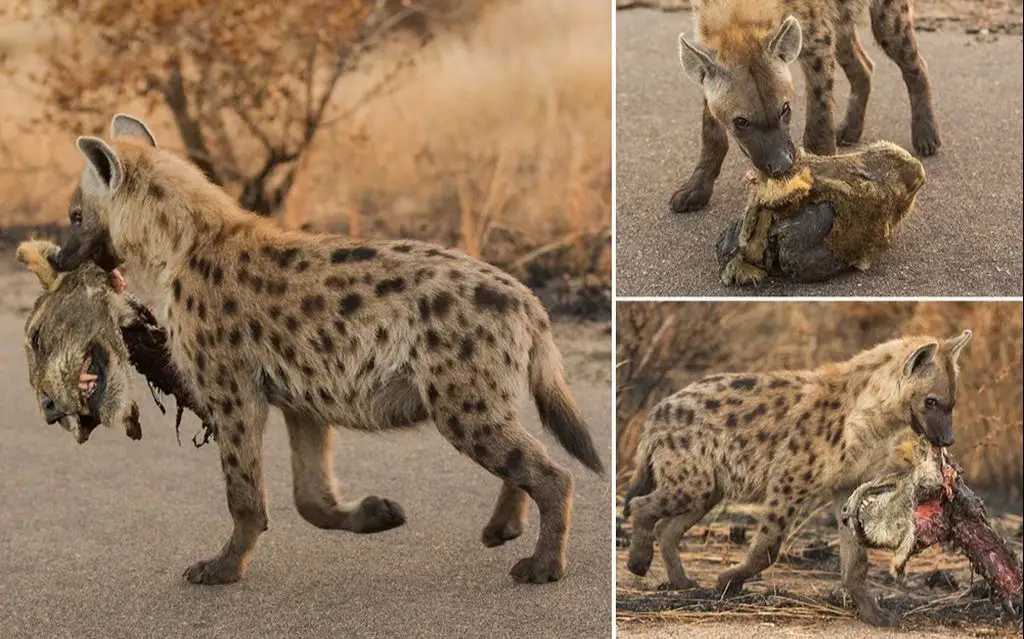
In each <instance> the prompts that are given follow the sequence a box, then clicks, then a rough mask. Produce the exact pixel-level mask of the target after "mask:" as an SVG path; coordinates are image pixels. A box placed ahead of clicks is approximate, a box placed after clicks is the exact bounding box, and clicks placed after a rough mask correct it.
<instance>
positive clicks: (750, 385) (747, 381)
mask: <svg viewBox="0 0 1024 639" xmlns="http://www.w3.org/2000/svg"><path fill="white" fill-rule="evenodd" d="M729 386H730V387H731V388H732V389H733V390H745V391H749V390H754V387H756V386H757V380H756V379H754V378H753V377H741V378H739V379H734V380H732V381H731V382H729Z"/></svg>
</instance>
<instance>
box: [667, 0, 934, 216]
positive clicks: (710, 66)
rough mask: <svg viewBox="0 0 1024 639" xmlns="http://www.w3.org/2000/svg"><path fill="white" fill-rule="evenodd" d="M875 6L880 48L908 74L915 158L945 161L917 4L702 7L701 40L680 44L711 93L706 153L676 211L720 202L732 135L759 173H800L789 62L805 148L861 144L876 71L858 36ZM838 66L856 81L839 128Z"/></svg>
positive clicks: (850, 1)
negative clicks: (797, 83)
mask: <svg viewBox="0 0 1024 639" xmlns="http://www.w3.org/2000/svg"><path fill="white" fill-rule="evenodd" d="M865 4H870V10H869V13H870V15H871V30H872V32H873V33H874V36H875V40H876V41H877V42H878V44H879V46H881V48H882V50H883V51H885V54H886V55H887V56H889V58H891V59H892V60H893V61H894V62H895V63H896V64H897V65H898V66H899V68H900V71H902V72H903V81H904V82H905V83H906V85H907V91H908V93H909V94H910V119H911V136H912V142H913V145H914V150H915V151H916V152H917V153H918V154H919V155H922V156H929V155H933V154H935V152H936V151H937V150H938V148H939V146H940V144H941V141H940V138H939V128H938V125H937V124H936V120H935V113H934V111H933V108H932V97H931V85H930V83H929V80H928V71H927V69H926V67H925V63H924V59H923V58H922V57H921V55H920V53H919V52H918V49H917V41H916V40H915V38H914V21H913V12H912V0H702V2H701V3H700V6H699V8H698V11H697V35H698V38H697V39H696V40H691V39H690V38H688V37H687V36H685V35H683V34H681V35H680V36H679V56H680V61H681V62H682V65H683V69H684V70H685V72H686V74H687V75H688V76H689V77H690V78H691V79H692V80H693V81H694V82H696V83H698V84H699V85H700V86H701V88H702V90H703V93H704V115H703V124H702V127H701V152H700V159H699V161H698V162H697V166H696V168H695V169H694V170H693V174H692V175H691V176H690V178H689V180H687V181H686V182H685V183H684V184H683V185H682V186H681V187H679V189H678V190H677V191H676V192H675V194H674V195H673V196H672V201H671V206H672V209H673V210H674V211H677V212H684V211H694V210H697V209H700V208H702V207H704V205H706V204H707V203H708V201H709V200H710V199H711V193H712V190H713V188H714V184H715V179H716V178H717V177H718V173H719V171H720V170H721V168H722V161H723V160H724V159H725V155H726V152H727V151H728V150H729V136H730V135H731V136H732V138H733V139H734V140H735V141H736V143H737V144H738V145H739V146H740V148H741V149H742V150H743V152H744V154H745V155H746V156H747V157H749V158H750V160H751V162H753V164H754V166H755V167H756V168H757V169H758V170H760V171H762V172H764V173H766V174H768V175H771V176H773V177H779V176H782V175H785V174H786V173H788V172H789V171H790V169H791V168H792V165H793V159H794V157H795V148H794V145H793V141H792V138H791V136H790V132H789V121H790V116H791V114H792V103H793V101H794V100H795V99H796V92H795V90H794V88H793V79H792V77H791V75H790V71H789V64H790V63H792V62H793V61H795V60H797V59H798V58H799V60H800V66H801V67H802V69H803V72H804V78H805V80H806V85H807V86H806V93H807V97H806V99H807V113H806V123H805V126H804V137H803V146H804V147H805V148H806V149H807V150H808V151H811V152H812V153H815V154H817V155H831V154H833V153H835V150H836V143H837V142H838V143H839V144H854V143H856V142H858V141H859V140H860V137H861V134H862V132H863V130H864V114H865V111H866V110H867V103H868V95H869V94H870V93H871V73H872V70H873V69H874V64H873V63H872V62H871V59H870V58H868V56H867V54H866V53H865V52H864V49H863V48H862V47H861V44H860V41H859V40H858V38H857V30H856V22H857V18H858V16H859V15H860V14H861V13H862V11H863V8H864V5H865ZM837 62H838V63H839V66H840V67H842V69H843V72H844V73H845V74H846V78H847V80H848V81H849V83H850V99H849V101H848V102H847V105H846V117H845V118H844V119H843V121H842V123H841V124H840V125H839V127H838V129H837V128H836V126H835V122H834V119H833V117H834V116H833V79H834V76H835V65H836V63H837Z"/></svg>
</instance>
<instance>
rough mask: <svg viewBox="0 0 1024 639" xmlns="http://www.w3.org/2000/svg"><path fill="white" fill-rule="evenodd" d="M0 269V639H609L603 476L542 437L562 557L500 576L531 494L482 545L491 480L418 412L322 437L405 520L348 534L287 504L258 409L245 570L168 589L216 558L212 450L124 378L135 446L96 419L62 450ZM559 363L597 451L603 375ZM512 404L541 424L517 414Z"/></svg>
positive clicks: (517, 547)
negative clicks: (259, 456) (565, 486)
mask: <svg viewBox="0 0 1024 639" xmlns="http://www.w3.org/2000/svg"><path fill="white" fill-rule="evenodd" d="M21 277H22V278H24V277H26V276H24V275H23V276H21ZM9 282H10V279H9V278H7V279H3V280H0V407H2V409H0V410H2V416H0V637H4V638H5V639H8V638H11V637H27V636H32V637H72V636H73V637H172V636H218V637H275V636H278V637H284V636H287V637H300V636H332V637H356V636H358V637H414V636H415V637H588V638H590V637H607V636H610V634H611V604H610V601H611V554H610V553H611V514H610V512H611V500H612V497H611V486H610V480H609V479H608V477H607V476H606V477H603V478H601V477H597V476H596V475H594V474H592V473H590V472H589V471H586V470H585V469H583V467H582V466H581V465H579V464H578V463H575V462H571V461H570V459H569V458H568V456H567V455H566V454H565V453H564V452H563V451H562V450H561V449H559V448H557V444H556V443H555V442H554V441H553V440H552V439H551V438H550V437H548V436H547V435H545V434H541V437H542V440H543V441H544V442H545V443H546V445H547V446H548V449H549V450H550V451H551V452H552V454H553V455H554V456H555V457H556V458H557V459H558V460H560V461H561V462H562V463H564V464H567V465H568V467H569V468H571V469H572V471H573V473H574V474H575V476H576V489H577V490H576V494H575V503H574V518H573V526H572V530H571V533H570V538H569V566H568V572H567V575H566V576H565V577H564V578H563V579H562V581H560V582H558V583H555V584H547V585H540V586H536V585H519V584H515V583H513V582H512V580H511V578H510V577H509V576H508V571H509V569H510V568H511V567H512V565H513V564H514V563H515V561H516V560H517V559H519V558H520V557H522V556H526V555H528V554H530V553H531V552H532V549H533V544H534V542H535V540H536V535H537V521H538V518H537V513H536V508H535V507H534V508H533V510H532V512H531V516H530V525H529V526H528V528H527V530H526V532H525V533H524V534H523V536H522V537H521V538H520V539H518V540H516V541H514V542H512V543H510V544H506V545H505V546H503V547H501V548H497V549H487V548H484V546H483V545H482V544H481V543H480V541H479V537H480V530H481V529H482V527H483V525H484V524H485V523H486V521H487V518H488V517H489V515H490V510H491V508H492V506H493V504H494V501H495V499H496V498H497V495H498V489H499V482H498V480H497V479H495V478H494V477H492V476H490V475H488V474H487V473H486V472H485V471H483V470H482V469H480V468H478V467H477V466H476V465H475V464H474V463H473V462H471V461H470V460H469V459H467V458H464V457H461V456H460V455H459V454H458V453H457V452H456V451H455V450H454V449H453V448H452V447H451V446H449V445H448V443H447V442H445V441H444V440H443V439H442V438H441V436H440V435H438V434H437V432H436V431H434V429H433V428H432V427H431V426H429V425H427V426H425V427H423V428H421V429H420V430H419V431H414V432H411V433H393V434H382V435H378V436H369V435H364V434H356V433H351V432H347V431H346V432H342V433H340V435H339V437H338V438H337V441H338V445H337V446H336V449H337V450H336V454H335V467H336V470H337V471H338V476H339V478H340V483H341V485H342V487H343V491H344V494H345V495H346V496H347V497H348V498H354V497H355V496H361V495H365V494H370V493H372V494H377V495H380V496H386V497H389V498H392V499H395V500H397V501H398V502H399V503H400V504H402V506H403V507H404V508H405V512H406V515H407V517H408V523H407V524H406V525H405V526H402V527H399V528H397V529H395V530H392V531H388V532H385V533H380V534H377V535H354V534H349V533H343V532H326V531H321V530H318V529H315V528H314V527H312V526H311V525H309V524H307V523H305V522H304V521H303V520H302V519H300V517H299V516H298V514H297V513H296V512H295V509H294V507H293V505H292V499H291V471H290V469H289V458H288V445H287V438H286V436H285V431H284V425H283V423H282V420H281V417H280V414H279V413H276V412H275V413H272V416H271V421H270V424H269V425H268V431H267V441H266V445H265V449H266V456H267V469H266V477H267V483H268V487H269V503H270V506H269V508H270V529H269V530H268V531H267V532H266V533H264V535H263V537H262V538H261V540H260V544H259V546H258V547H257V549H256V552H255V555H254V559H253V561H252V563H251V565H250V567H249V572H248V574H247V576H246V577H245V578H244V579H243V581H242V582H240V583H238V584H234V585H231V586H215V587H210V586H193V585H189V584H186V583H185V582H184V580H183V579H182V578H181V573H182V571H183V570H184V569H185V567H186V566H188V565H189V564H190V563H192V562H193V561H195V560H197V559H201V558H206V557H208V556H210V555H213V554H214V553H216V552H217V551H218V550H219V549H220V546H221V544H222V543H223V542H224V541H225V540H226V538H227V535H228V533H229V531H230V518H229V516H228V513H227V508H226V505H225V498H224V486H223V482H222V479H221V477H220V469H219V462H218V459H217V453H216V451H215V447H214V446H213V445H211V446H208V447H206V448H202V449H199V450H195V449H194V448H193V446H192V444H191V443H190V442H189V441H188V439H187V438H188V437H191V435H192V433H194V432H195V431H196V430H197V428H198V422H197V420H195V419H194V418H192V419H186V420H185V422H184V423H183V424H182V440H183V441H182V445H181V447H180V448H179V447H178V446H177V444H176V443H175V438H174V430H173V420H172V419H171V418H170V417H169V416H161V415H160V414H159V413H158V411H157V410H156V408H155V405H154V403H153V401H152V400H151V399H150V398H149V395H148V392H147V391H146V389H145V386H144V384H143V382H142V380H141V379H137V380H136V384H135V394H136V400H137V401H138V403H139V407H140V408H141V409H142V417H143V420H142V424H143V433H144V435H143V439H142V440H141V441H138V442H133V441H131V440H129V439H128V438H127V437H126V436H125V435H124V434H122V433H118V432H114V431H113V430H109V429H105V428H104V429H101V430H98V431H96V432H95V433H93V437H92V439H91V440H90V441H89V442H87V443H86V444H84V445H82V446H78V445H77V444H75V443H74V441H73V440H72V438H71V436H70V435H69V434H67V433H65V432H64V431H62V430H61V429H60V428H59V427H58V426H46V424H45V423H44V422H43V421H42V418H41V417H40V416H39V413H38V410H37V409H36V407H35V403H34V399H33V396H32V393H31V389H30V387H29V385H28V381H27V375H26V372H25V358H24V354H23V352H22V343H23V340H24V337H23V332H22V331H23V325H24V316H23V315H21V314H20V313H16V312H14V311H13V310H12V307H13V308H18V307H19V304H20V305H21V307H23V304H24V303H23V302H19V303H18V304H12V303H10V302H11V301H12V297H13V296H14V295H15V294H14V293H12V292H11V290H10V289H8V288H7V287H8V286H9ZM21 296H22V297H26V299H30V298H31V296H26V294H24V293H22V294H21ZM32 296H34V292H33V293H32ZM584 346H585V345H584ZM599 346H602V345H600V344H599ZM609 350H610V347H609V345H608V344H607V343H604V344H603V348H602V347H599V348H595V349H594V350H593V352H591V353H583V355H582V357H583V358H584V359H586V358H590V359H591V363H592V364H593V363H594V362H597V363H596V364H595V365H596V366H598V367H601V366H604V369H603V370H604V371H607V366H605V365H604V364H602V363H600V361H598V359H600V358H601V357H603V356H608V354H609ZM602 353H603V355H602ZM569 369H570V373H569V379H570V383H571V386H572V390H573V393H574V395H575V397H576V399H577V401H578V402H579V404H580V406H581V407H582V409H583V412H584V415H585V417H586V418H587V421H588V423H589V424H590V427H591V430H592V433H593V434H594V436H595V440H596V442H597V443H598V447H599V450H603V451H605V454H604V461H605V464H606V466H610V465H611V460H610V454H611V453H610V451H611V427H610V417H609V414H610V408H609V407H610V396H609V393H610V383H609V382H608V381H607V372H605V374H604V377H605V379H604V380H599V379H594V378H593V376H591V379H579V378H580V377H586V376H585V375H577V376H576V378H577V379H576V381H574V379H573V372H572V366H571V365H570V366H569ZM523 418H524V420H525V423H526V426H527V428H528V429H529V430H530V431H531V432H533V433H535V434H538V433H541V430H540V425H539V422H538V421H537V418H536V414H535V411H534V410H533V409H529V410H527V411H524V413H523Z"/></svg>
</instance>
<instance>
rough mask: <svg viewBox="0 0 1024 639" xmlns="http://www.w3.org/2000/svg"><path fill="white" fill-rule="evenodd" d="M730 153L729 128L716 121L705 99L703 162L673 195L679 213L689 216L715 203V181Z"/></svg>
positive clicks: (701, 161) (673, 201)
mask: <svg viewBox="0 0 1024 639" xmlns="http://www.w3.org/2000/svg"><path fill="white" fill-rule="evenodd" d="M728 151H729V135H728V134H727V133H726V130H725V125H724V124H722V123H721V122H719V121H718V120H717V119H715V116H714V115H712V114H711V110H710V109H708V101H707V100H704V114H703V116H702V117H701V136H700V160H698V161H697V166H696V167H695V168H694V169H693V173H692V174H691V175H690V179H688V180H687V181H686V182H684V183H683V185H682V186H680V187H679V189H678V190H676V192H675V193H673V194H672V200H671V202H670V206H671V207H672V210H673V211H675V212H676V213H686V212H688V211H696V210H698V209H702V208H704V206H705V205H706V204H707V203H708V202H709V201H710V200H711V193H712V192H713V191H714V188H715V180H716V179H717V178H718V174H719V172H720V171H721V170H722V162H723V161H724V160H725V154H726V153H727V152H728Z"/></svg>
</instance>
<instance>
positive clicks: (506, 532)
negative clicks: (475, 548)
mask: <svg viewBox="0 0 1024 639" xmlns="http://www.w3.org/2000/svg"><path fill="white" fill-rule="evenodd" d="M527 498H528V495H527V494H526V491H524V490H523V489H522V488H520V487H518V486H516V485H515V484H513V483H512V482H509V481H506V482H504V483H503V484H502V485H501V493H499V494H498V503H497V504H495V506H494V514H492V515H491V520H490V521H488V522H487V525H486V526H485V527H484V531H483V534H482V535H481V536H480V538H481V540H482V541H483V543H484V545H485V546H487V547H488V548H494V547H495V546H500V545H502V544H503V543H505V542H506V541H511V540H513V539H515V538H516V537H518V536H519V535H521V534H523V527H524V526H525V525H526V507H527V505H528V502H527Z"/></svg>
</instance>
